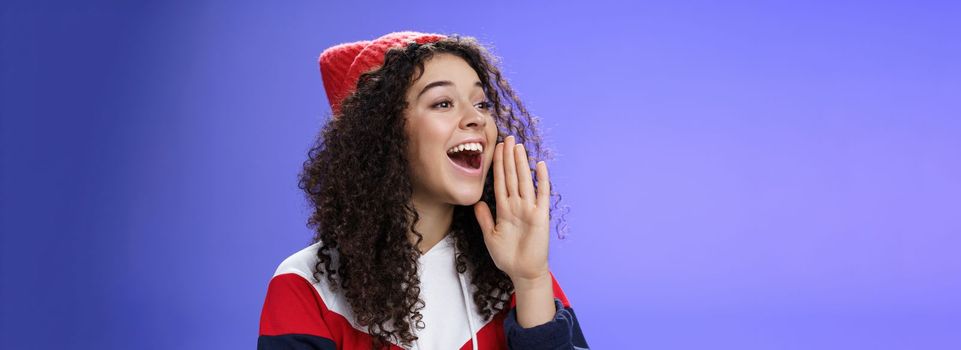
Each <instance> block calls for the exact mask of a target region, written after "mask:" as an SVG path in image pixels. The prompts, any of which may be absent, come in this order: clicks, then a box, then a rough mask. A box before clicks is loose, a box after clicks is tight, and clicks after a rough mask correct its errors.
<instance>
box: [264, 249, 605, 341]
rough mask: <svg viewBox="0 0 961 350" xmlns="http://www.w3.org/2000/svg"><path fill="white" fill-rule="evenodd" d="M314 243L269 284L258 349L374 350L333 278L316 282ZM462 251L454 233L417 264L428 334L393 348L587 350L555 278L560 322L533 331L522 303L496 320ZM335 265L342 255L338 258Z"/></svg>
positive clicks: (420, 333) (285, 263)
mask: <svg viewBox="0 0 961 350" xmlns="http://www.w3.org/2000/svg"><path fill="white" fill-rule="evenodd" d="M320 245H321V242H318V243H314V244H312V245H310V246H308V247H307V248H304V249H302V250H300V251H298V252H296V253H294V254H293V255H291V256H290V257H288V258H287V259H285V260H284V261H283V262H282V263H281V264H280V266H279V267H278V268H277V270H276V271H275V272H274V275H273V277H272V278H271V280H270V283H269V285H268V287H267V296H266V300H265V301H264V307H263V310H262V312H261V316H260V335H259V337H258V339H257V348H258V349H261V350H276V349H319V350H333V349H347V350H353V349H369V348H370V344H371V337H370V335H369V334H368V333H367V331H366V329H367V328H366V327H364V326H361V325H360V324H359V323H358V322H357V321H356V320H355V319H354V317H353V316H352V314H351V309H350V304H349V303H348V302H347V300H346V298H345V297H344V296H343V295H341V294H339V293H338V292H335V290H334V288H332V286H331V285H330V284H329V282H328V281H327V279H326V278H320V281H319V282H314V279H313V269H314V266H315V265H316V263H317V261H318V260H317V259H318V258H317V250H318V249H319V248H320ZM455 251H456V249H455V248H454V245H453V240H452V238H451V236H450V235H447V237H445V238H444V239H443V240H442V241H440V242H438V243H437V245H435V246H434V247H432V248H431V249H430V250H429V251H427V252H426V253H424V254H423V255H422V256H421V257H420V258H419V260H418V264H419V269H418V271H419V273H420V282H421V284H420V288H421V299H422V300H424V308H423V309H422V310H421V311H420V312H421V315H422V316H423V319H422V320H423V321H424V324H423V325H424V326H425V328H423V329H416V328H415V329H412V331H413V332H414V334H415V335H416V336H417V338H418V339H417V340H416V341H415V342H414V343H413V344H411V346H410V347H402V346H400V345H398V344H396V343H392V344H390V349H391V350H398V349H418V350H435V349H436V350H447V349H465V350H469V349H474V350H477V349H587V348H588V347H587V343H586V341H585V339H584V335H583V333H582V332H581V328H580V325H579V324H578V323H577V318H576V317H575V316H574V309H573V308H572V307H571V305H570V302H569V301H568V300H567V297H566V296H565V295H564V291H563V290H561V288H560V285H558V283H557V280H556V279H554V277H553V274H552V275H551V279H552V284H553V289H554V305H555V308H556V312H555V315H554V318H553V320H551V321H549V322H547V323H545V324H542V325H539V326H535V327H532V328H523V327H521V326H520V325H519V324H518V323H517V319H516V315H515V305H516V302H515V298H514V296H513V295H511V298H510V304H509V307H508V308H505V309H504V310H502V311H501V312H500V313H498V314H496V315H495V316H494V317H493V318H491V319H489V320H484V319H483V318H482V317H481V315H480V314H479V313H478V312H477V307H476V305H475V304H474V302H473V298H472V290H473V288H471V284H470V277H469V276H466V274H460V273H457V270H456V269H455V264H454V254H455ZM334 259H335V261H336V257H334Z"/></svg>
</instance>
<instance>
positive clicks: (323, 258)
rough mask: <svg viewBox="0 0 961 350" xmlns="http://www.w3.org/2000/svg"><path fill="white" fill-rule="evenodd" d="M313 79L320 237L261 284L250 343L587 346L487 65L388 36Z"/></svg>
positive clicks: (309, 182)
mask: <svg viewBox="0 0 961 350" xmlns="http://www.w3.org/2000/svg"><path fill="white" fill-rule="evenodd" d="M320 68H321V75H322V77H323V80H324V86H325V90H326V91H327V96H328V99H329V101H330V103H331V109H332V111H333V118H332V121H331V122H329V123H328V124H326V125H325V127H324V128H323V130H322V132H321V135H320V137H319V138H318V140H317V144H316V145H315V146H314V147H313V148H312V149H311V150H310V152H309V159H308V160H307V161H306V162H305V163H304V169H303V172H302V173H301V175H300V188H301V189H303V190H304V191H305V192H306V195H307V198H308V200H309V201H310V203H311V204H312V206H313V209H314V210H313V214H312V216H311V217H310V219H309V220H308V225H309V226H310V227H311V228H313V229H314V230H315V231H316V234H315V236H314V239H313V242H314V243H313V244H312V245H310V246H309V247H307V248H305V249H303V250H301V251H299V252H297V253H295V254H293V255H291V256H290V257H289V258H287V259H286V260H284V261H283V262H282V263H281V264H280V266H279V267H278V268H277V271H276V273H275V274H274V277H273V278H272V279H271V281H270V284H269V286H268V289H267V297H266V301H265V303H264V308H263V312H262V315H261V323H260V336H259V339H258V348H259V349H371V348H376V349H382V348H390V349H399V348H401V347H403V348H416V349H505V348H511V349H576V348H587V344H586V342H585V340H584V337H583V335H582V334H581V330H580V326H579V325H578V323H577V319H576V318H575V317H574V312H573V309H572V308H571V306H570V303H569V302H568V300H567V298H566V297H565V296H564V293H563V291H562V290H561V289H560V287H559V285H558V284H557V282H556V281H555V280H554V278H553V275H552V274H551V272H550V270H549V268H548V262H547V252H548V242H549V235H550V213H551V211H552V210H551V205H550V204H551V189H550V181H549V179H548V173H547V165H546V164H545V163H544V161H541V160H540V159H541V158H542V157H543V153H544V150H543V149H542V147H541V140H540V137H539V135H538V133H537V130H536V129H535V127H536V118H534V117H532V116H530V115H529V114H528V112H527V110H526V109H525V108H524V107H523V105H522V104H521V102H520V100H519V99H518V98H517V96H516V94H515V93H514V92H513V90H512V89H511V88H510V86H509V85H508V83H507V81H506V80H504V78H503V77H502V75H501V73H500V70H499V69H498V68H497V67H496V61H495V59H494V57H493V56H492V55H490V54H489V53H488V51H487V50H486V49H485V48H484V47H483V46H481V45H479V44H478V43H477V41H476V40H475V39H473V38H470V37H460V36H456V35H455V36H449V37H448V36H444V35H438V34H426V33H417V32H398V33H391V34H388V35H385V36H382V37H380V38H378V39H376V40H373V41H361V42H354V43H347V44H341V45H337V46H334V47H331V48H329V49H327V50H325V51H324V52H323V53H322V54H321V56H320ZM528 146H529V147H531V150H528V149H527V147H528ZM528 152H530V156H529V155H528ZM531 163H534V164H535V166H534V167H535V169H536V170H535V172H536V176H532V174H531ZM555 208H556V201H555Z"/></svg>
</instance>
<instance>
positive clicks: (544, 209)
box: [474, 136, 550, 279]
mask: <svg viewBox="0 0 961 350" xmlns="http://www.w3.org/2000/svg"><path fill="white" fill-rule="evenodd" d="M493 162H494V197H495V200H496V206H497V222H496V223H494V222H493V218H492V215H491V212H490V208H489V207H488V206H487V203H485V202H484V201H480V202H478V203H477V204H475V205H474V213H475V214H476V216H477V221H478V223H479V224H480V226H481V230H482V231H483V232H484V242H485V243H486V245H487V250H488V251H489V252H490V255H491V258H492V259H493V260H494V264H496V265H497V268H499V269H501V271H504V273H506V274H507V275H508V276H509V277H511V278H512V279H517V278H525V279H533V278H537V277H541V276H544V275H546V274H548V266H547V251H548V249H547V248H548V244H549V241H550V216H549V210H548V206H549V204H550V181H549V180H548V175H547V165H546V164H544V162H538V163H537V181H538V186H537V190H536V193H535V189H534V183H533V180H532V179H531V173H530V170H529V169H528V159H527V151H526V150H525V149H524V146H523V145H518V146H517V147H515V145H514V138H513V136H508V137H507V139H506V140H505V142H504V143H500V144H497V146H496V147H495V148H494V159H493Z"/></svg>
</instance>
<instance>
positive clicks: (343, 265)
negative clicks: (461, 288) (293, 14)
mask: <svg viewBox="0 0 961 350" xmlns="http://www.w3.org/2000/svg"><path fill="white" fill-rule="evenodd" d="M438 53H450V54H454V55H457V56H459V57H460V58H463V59H464V60H465V61H467V63H468V64H469V65H470V67H471V68H473V69H474V71H475V72H476V73H477V75H478V77H479V78H480V81H481V84H482V86H483V90H484V92H485V94H486V95H487V98H488V99H489V101H490V102H491V103H492V105H493V109H492V111H493V112H492V116H493V117H494V120H495V123H496V125H497V128H498V137H497V139H498V142H502V141H503V139H504V137H506V136H508V135H514V136H515V137H516V138H517V142H518V143H523V144H524V145H525V147H526V148H527V149H528V152H529V158H530V161H531V164H534V163H536V162H538V161H539V160H543V159H549V153H550V152H549V151H548V150H547V149H546V147H543V145H542V141H541V136H540V134H539V133H538V131H537V122H538V118H537V117H534V116H531V115H530V114H529V113H528V111H527V109H526V108H525V107H524V106H523V104H522V103H521V101H520V99H519V98H518V96H517V94H516V93H515V92H514V91H513V90H512V89H511V87H510V85H508V83H507V81H506V80H505V79H504V77H503V76H502V74H501V72H500V70H499V69H498V68H497V58H496V57H495V56H493V55H492V54H490V52H489V51H488V50H487V49H486V48H485V47H484V46H482V45H481V44H479V43H478V42H477V40H476V39H474V38H472V37H467V36H459V35H456V34H455V35H451V36H448V37H447V38H445V39H442V40H440V41H437V42H433V43H427V44H416V43H411V44H409V45H407V46H406V47H402V48H394V49H391V50H389V51H388V52H387V53H386V55H385V60H384V64H383V65H382V66H381V67H380V68H378V69H375V70H372V71H370V72H367V73H364V74H362V75H361V76H360V79H359V81H358V83H357V88H356V90H355V92H354V93H352V94H351V95H350V96H348V97H347V98H346V99H345V100H344V101H343V103H342V105H341V111H340V113H339V114H338V115H336V116H334V117H335V118H331V119H330V121H329V122H328V123H327V124H326V125H324V127H323V129H322V130H321V132H320V134H319V135H318V137H317V140H316V142H315V144H314V145H313V146H312V147H311V149H310V151H309V152H308V159H307V161H305V162H304V164H303V171H302V172H301V173H300V174H299V184H298V185H299V187H300V188H301V189H302V190H304V191H305V193H306V197H307V199H308V201H309V202H310V204H311V205H312V206H313V213H312V214H311V216H310V218H309V219H308V221H307V225H308V227H310V228H312V229H313V230H314V231H315V235H314V238H313V242H318V241H320V242H323V243H322V244H321V248H320V249H319V250H318V252H317V257H318V258H319V262H318V263H317V265H316V266H315V269H314V270H315V271H314V278H315V280H316V281H320V277H319V275H326V276H327V279H328V281H329V282H330V284H331V286H333V288H339V289H341V290H342V291H343V293H344V296H345V297H346V299H347V300H348V302H349V303H350V307H351V309H352V312H353V314H354V316H355V317H356V320H357V322H358V323H360V324H361V325H362V326H366V327H367V330H368V333H369V334H370V335H371V336H372V340H373V344H372V347H374V348H381V347H383V346H384V345H386V342H389V341H395V340H396V341H399V342H401V343H403V344H405V345H409V344H410V343H411V342H412V341H414V340H416V339H417V337H416V336H415V335H414V334H413V332H412V329H411V328H412V327H415V326H416V327H418V328H423V327H424V324H423V323H424V322H423V321H422V315H421V313H420V310H421V309H423V307H424V301H423V300H421V299H420V279H419V278H418V274H417V261H418V258H419V256H420V252H419V251H418V250H417V248H416V244H417V243H419V242H420V240H421V239H422V238H423V237H422V236H421V234H420V233H419V232H417V231H416V230H415V229H414V225H415V224H416V223H417V221H418V220H419V218H420V217H419V215H418V214H417V212H416V211H415V210H414V208H413V206H412V203H411V195H412V186H411V178H410V174H411V172H410V171H409V170H410V169H409V164H408V159H407V156H406V153H405V150H406V149H407V143H408V140H407V137H406V135H405V131H404V130H405V129H404V126H405V122H406V119H405V116H404V110H405V108H406V107H407V102H406V98H405V96H406V91H407V90H408V88H409V87H410V86H411V85H412V84H413V81H415V80H416V79H418V78H419V76H418V77H416V78H415V77H414V74H415V73H418V72H419V73H420V74H423V71H424V63H425V62H426V61H427V60H429V59H430V58H431V57H433V55H435V54H438ZM490 171H493V167H491V170H490ZM490 171H489V172H488V174H487V178H486V183H485V184H484V192H483V195H482V196H481V198H480V200H483V201H485V202H487V204H488V206H489V207H490V208H491V211H492V213H493V214H494V216H495V218H496V215H497V214H496V212H495V209H496V206H495V205H494V204H495V203H494V192H493V179H494V176H493V175H492V173H491V172H490ZM534 181H535V182H536V177H535V180H534ZM551 188H552V189H554V188H555V187H554V186H553V184H552V185H551ZM551 197H552V199H553V200H552V202H553V204H554V205H553V207H552V208H551V210H550V211H551V213H553V212H555V211H556V210H557V209H558V208H559V206H558V203H559V201H560V199H561V198H560V195H559V194H558V193H557V191H555V190H552V193H551ZM551 217H552V218H553V217H554V215H551ZM555 222H556V226H555V228H556V231H557V232H558V235H559V236H563V235H562V234H561V231H562V230H563V229H566V227H565V226H564V225H562V223H563V217H561V218H560V219H555ZM450 232H451V235H452V236H453V237H452V238H453V239H454V242H455V247H456V250H457V253H456V268H457V271H458V272H459V273H468V274H470V275H469V276H470V278H471V281H472V284H473V286H474V287H475V288H476V291H475V292H474V293H473V296H474V303H475V304H476V305H477V308H478V309H479V310H480V312H481V314H482V316H483V317H484V318H485V319H490V318H491V317H493V316H494V315H495V314H497V313H498V312H501V311H502V310H504V309H505V308H506V306H507V303H508V302H509V300H510V294H511V293H512V292H513V289H514V286H513V284H512V283H511V280H510V279H509V278H508V277H507V275H506V274H504V273H503V272H502V271H500V270H499V269H497V267H496V266H494V262H493V260H491V257H490V254H489V253H488V251H487V247H486V245H485V244H484V239H483V235H482V233H481V229H480V226H479V224H478V223H477V219H476V218H475V216H474V211H473V208H472V207H470V206H456V207H455V208H454V214H453V222H452V224H451V231H450ZM411 234H413V235H414V237H417V242H412V241H411V239H410V237H411V236H410V235H411Z"/></svg>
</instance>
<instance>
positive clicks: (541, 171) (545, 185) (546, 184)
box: [537, 160, 551, 210]
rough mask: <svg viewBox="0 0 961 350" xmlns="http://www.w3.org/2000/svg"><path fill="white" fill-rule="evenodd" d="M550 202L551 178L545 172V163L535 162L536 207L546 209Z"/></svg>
mask: <svg viewBox="0 0 961 350" xmlns="http://www.w3.org/2000/svg"><path fill="white" fill-rule="evenodd" d="M550 204H551V179H550V176H548V174H547V163H546V162H544V161H543V160H542V161H540V162H537V207H538V208H544V209H545V210H547V208H548V206H549V205H550Z"/></svg>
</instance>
